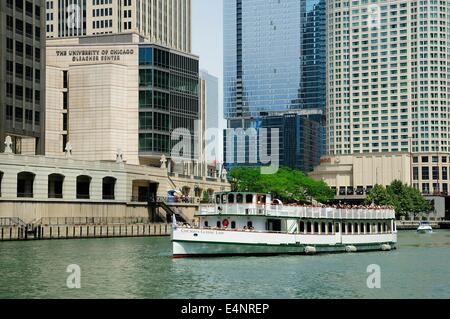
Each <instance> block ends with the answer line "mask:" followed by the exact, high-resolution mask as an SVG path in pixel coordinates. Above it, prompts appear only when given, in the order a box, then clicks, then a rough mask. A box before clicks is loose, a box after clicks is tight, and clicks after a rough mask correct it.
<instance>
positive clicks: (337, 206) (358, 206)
mask: <svg viewBox="0 0 450 319" xmlns="http://www.w3.org/2000/svg"><path fill="white" fill-rule="evenodd" d="M288 206H301V207H307V208H335V209H353V210H357V209H371V210H382V209H389V210H392V209H395V207H394V206H381V205H347V204H335V205H326V204H316V205H296V204H293V205H292V204H291V205H288Z"/></svg>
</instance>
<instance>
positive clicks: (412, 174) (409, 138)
mask: <svg viewBox="0 0 450 319" xmlns="http://www.w3.org/2000/svg"><path fill="white" fill-rule="evenodd" d="M412 139H413V137H412V136H408V141H409V169H410V171H409V173H410V177H409V181H410V186H411V187H414V182H413V181H414V171H413V145H412Z"/></svg>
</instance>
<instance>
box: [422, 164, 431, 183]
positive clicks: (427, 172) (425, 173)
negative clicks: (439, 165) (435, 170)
mask: <svg viewBox="0 0 450 319" xmlns="http://www.w3.org/2000/svg"><path fill="white" fill-rule="evenodd" d="M422 179H423V180H425V181H426V180H429V179H430V168H429V167H422Z"/></svg>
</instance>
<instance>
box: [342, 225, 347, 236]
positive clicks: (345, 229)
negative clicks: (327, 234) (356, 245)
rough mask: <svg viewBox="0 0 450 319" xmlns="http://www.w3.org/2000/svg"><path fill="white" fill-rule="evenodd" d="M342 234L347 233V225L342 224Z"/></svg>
mask: <svg viewBox="0 0 450 319" xmlns="http://www.w3.org/2000/svg"><path fill="white" fill-rule="evenodd" d="M342 233H343V234H346V233H347V224H345V223H342Z"/></svg>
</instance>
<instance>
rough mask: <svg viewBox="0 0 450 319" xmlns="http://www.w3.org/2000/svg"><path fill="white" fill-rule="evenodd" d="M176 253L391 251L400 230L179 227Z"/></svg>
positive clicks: (207, 254) (203, 254)
mask: <svg viewBox="0 0 450 319" xmlns="http://www.w3.org/2000/svg"><path fill="white" fill-rule="evenodd" d="M172 241H173V256H174V257H199V256H229V255H279V254H314V253H336V252H358V251H377V250H378V251H388V250H392V249H395V248H396V243H397V234H396V233H391V234H376V235H370V234H367V235H362V234H361V235H341V234H333V235H300V234H278V233H260V232H244V231H225V230H206V229H193V228H177V229H176V230H174V231H173V235H172Z"/></svg>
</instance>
